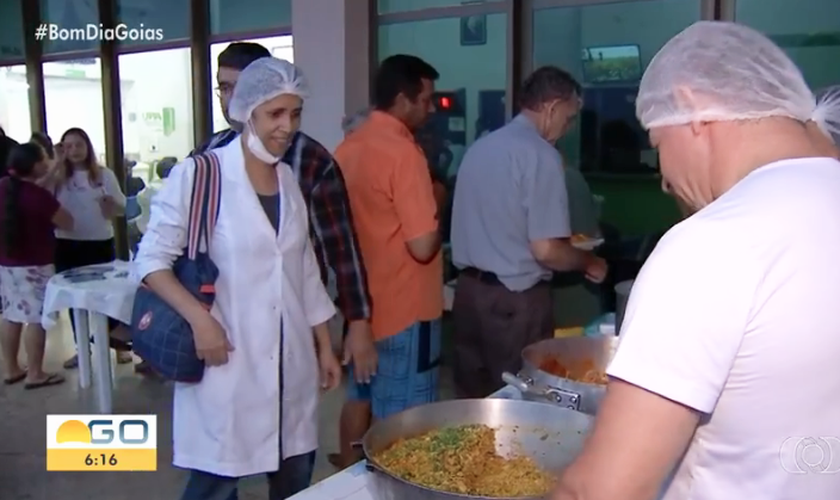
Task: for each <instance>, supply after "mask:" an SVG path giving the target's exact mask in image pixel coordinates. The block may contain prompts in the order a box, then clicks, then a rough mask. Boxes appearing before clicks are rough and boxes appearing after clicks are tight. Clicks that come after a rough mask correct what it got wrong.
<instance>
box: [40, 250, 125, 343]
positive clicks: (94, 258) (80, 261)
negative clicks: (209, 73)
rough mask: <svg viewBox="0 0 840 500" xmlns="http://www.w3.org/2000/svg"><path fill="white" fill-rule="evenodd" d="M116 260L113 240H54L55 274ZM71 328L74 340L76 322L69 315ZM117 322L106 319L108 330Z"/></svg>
mask: <svg viewBox="0 0 840 500" xmlns="http://www.w3.org/2000/svg"><path fill="white" fill-rule="evenodd" d="M116 258H117V250H116V247H115V246H114V238H111V239H108V240H66V239H63V238H56V240H55V272H56V273H61V272H64V271H69V270H70V269H75V268H77V267H84V266H92V265H94V264H106V263H108V262H111V261H113V260H114V259H116ZM70 324H71V325H72V326H73V339H74V340H75V339H76V321H75V319H74V318H73V315H72V314H71V315H70ZM119 324H120V322H119V321H117V320H115V319H113V318H108V330H109V331H110V330H113V329H114V328H116V327H117V326H118V325H119Z"/></svg>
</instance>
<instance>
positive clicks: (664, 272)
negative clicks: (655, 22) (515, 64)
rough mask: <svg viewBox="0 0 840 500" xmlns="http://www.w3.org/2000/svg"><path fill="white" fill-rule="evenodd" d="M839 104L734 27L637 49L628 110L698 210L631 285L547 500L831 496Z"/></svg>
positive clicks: (838, 483) (707, 28)
mask: <svg viewBox="0 0 840 500" xmlns="http://www.w3.org/2000/svg"><path fill="white" fill-rule="evenodd" d="M838 111H840V98H837V96H835V98H834V99H829V100H828V101H825V102H821V103H820V104H819V105H817V104H816V101H815V99H814V96H813V94H812V93H811V91H810V90H809V89H808V87H807V85H806V84H805V82H804V79H803V77H802V75H801V73H800V72H799V70H798V69H797V68H796V66H795V65H794V64H793V63H792V62H791V61H790V59H789V58H788V57H787V56H786V55H785V54H784V52H782V50H781V49H779V48H778V47H776V46H775V45H774V44H773V43H772V42H771V41H770V40H769V39H767V38H766V37H764V36H763V35H761V34H759V33H758V32H756V31H754V30H752V29H750V28H746V27H744V26H740V25H736V24H733V23H723V22H709V21H706V22H700V23H697V24H694V25H692V26H691V27H689V28H687V29H686V30H685V31H683V32H682V33H680V34H679V35H677V36H676V37H674V38H673V39H672V40H670V41H669V42H668V43H667V44H666V45H665V46H664V47H663V48H662V50H661V51H660V53H659V54H657V56H656V57H654V59H653V60H652V61H651V63H650V65H649V67H648V69H647V71H646V73H645V76H644V78H643V79H642V82H641V85H640V89H639V97H638V100H637V114H638V116H639V120H640V122H641V123H642V125H644V126H645V128H646V129H648V130H649V131H650V137H651V143H652V145H653V146H654V147H656V148H658V150H659V154H660V160H661V161H660V162H661V169H662V175H663V177H664V178H665V180H666V181H667V182H668V184H669V185H670V186H671V189H672V190H673V192H674V194H675V195H676V196H678V197H679V198H680V199H681V200H683V201H684V202H686V203H687V204H688V205H689V207H690V208H691V209H692V210H695V211H696V212H695V213H694V214H693V215H691V216H690V217H688V218H687V219H686V220H684V221H683V222H681V223H679V224H678V225H676V226H675V227H674V228H672V229H671V230H670V231H669V232H668V233H667V234H666V235H665V236H664V237H663V238H662V240H661V241H660V242H659V244H658V245H657V247H656V249H655V250H654V252H653V254H652V255H651V256H650V258H649V260H648V261H647V262H646V263H645V266H644V268H643V269H642V271H641V273H640V275H639V276H638V279H637V280H636V282H635V284H634V286H633V293H632V295H631V297H630V301H629V304H628V307H627V311H626V313H625V316H624V323H623V326H622V333H621V341H620V345H619V348H618V351H617V353H616V356H615V358H614V359H613V361H612V363H611V365H610V366H609V368H608V374H609V375H610V382H609V385H608V387H607V395H606V397H605V399H604V401H603V404H602V406H601V408H600V411H599V413H598V415H597V419H596V423H595V427H594V430H593V431H592V434H591V436H590V437H589V439H588V441H587V443H586V446H585V448H584V450H583V452H582V453H581V455H580V456H579V457H578V458H577V460H576V461H575V462H574V463H573V464H572V465H570V466H569V468H567V469H566V470H565V471H564V473H563V475H562V477H561V479H560V482H559V484H558V487H557V489H556V491H555V492H554V495H553V499H554V500H561V499H562V500H571V499H576V500H652V499H654V498H657V497H659V495H660V494H661V495H663V496H662V498H664V499H666V500H837V499H840V368H838V360H840V314H838V312H837V309H838V304H840V264H838V262H837V257H838V255H840V162H838V161H837V160H836V156H837V150H836V149H835V148H834V147H833V145H832V144H831V143H830V141H829V140H828V134H829V133H830V132H832V130H831V129H832V128H833V127H836V126H837V124H838V122H837V121H836V120H837V117H838V115H837V113H838Z"/></svg>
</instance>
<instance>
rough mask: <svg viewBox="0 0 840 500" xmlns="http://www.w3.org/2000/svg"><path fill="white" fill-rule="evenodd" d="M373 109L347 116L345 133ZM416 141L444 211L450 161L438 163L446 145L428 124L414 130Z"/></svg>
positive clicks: (436, 199)
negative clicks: (443, 163) (444, 163)
mask: <svg viewBox="0 0 840 500" xmlns="http://www.w3.org/2000/svg"><path fill="white" fill-rule="evenodd" d="M371 111H373V109H372V108H365V109H363V110H361V111H358V112H356V113H355V114H354V115H352V116H349V117H345V118H344V120H342V122H341V128H342V129H343V130H344V134H345V135H346V134H349V133H351V132H353V131H354V130H356V129H357V128H359V127H360V126H361V125H362V124H363V123H364V122H365V121H367V119H368V117H369V116H370V113H371ZM414 141H415V142H416V143H417V145H418V146H420V149H422V150H423V154H424V155H426V162H427V163H428V165H429V175H430V176H431V177H432V188H433V192H434V195H435V201H436V202H437V204H438V209H439V210H440V211H441V212H442V211H443V208H444V206H445V205H446V199H447V190H446V167H448V165H449V162H446V165H438V163H439V158H441V157H442V156H444V154H445V153H444V152H443V149H444V148H445V145H444V144H443V141H442V140H440V138H439V137H437V134H435V133H434V131H432V130H429V128H428V127H426V126H423V127H421V128H420V129H418V130H416V131H414ZM446 153H449V155H450V156H451V154H452V153H451V152H449V151H448V150H447V151H446ZM450 161H451V159H450Z"/></svg>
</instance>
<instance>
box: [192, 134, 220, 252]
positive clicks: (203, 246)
mask: <svg viewBox="0 0 840 500" xmlns="http://www.w3.org/2000/svg"><path fill="white" fill-rule="evenodd" d="M193 160H194V161H195V179H194V180H193V187H192V197H191V200H190V216H189V223H188V229H187V258H189V259H190V260H195V258H196V256H197V255H198V253H199V252H201V251H202V250H203V251H205V252H207V251H209V250H210V240H211V238H212V235H213V231H214V230H215V228H216V221H217V220H218V218H219V204H220V199H221V190H222V183H221V167H220V164H219V158H218V157H217V156H216V154H215V153H213V152H212V151H209V152H206V153H203V154H200V155H196V156H194V157H193Z"/></svg>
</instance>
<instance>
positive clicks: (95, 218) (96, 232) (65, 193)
mask: <svg viewBox="0 0 840 500" xmlns="http://www.w3.org/2000/svg"><path fill="white" fill-rule="evenodd" d="M100 173H101V178H100V183H99V184H98V185H91V183H90V179H89V178H88V173H87V170H76V171H75V172H73V176H72V177H71V178H70V179H68V180H67V182H66V183H64V185H63V186H62V187H61V188H60V189H59V190H58V193H57V194H56V198H57V199H58V201H59V203H61V206H62V207H64V209H65V210H67V211H68V212H70V215H72V216H73V230H72V231H64V230H61V229H56V230H55V236H56V238H63V239H68V240H85V241H102V240H108V239H111V238H113V237H114V226H113V223H112V221H111V220H110V219H106V218H105V217H104V216H103V215H102V210H101V209H100V208H99V199H100V198H102V197H103V196H105V195H109V196H111V197H113V198H114V200H115V201H116V202H117V204H118V205H120V206H121V207H123V208H125V195H123V192H122V190H121V189H120V184H119V182H118V181H117V176H116V175H114V172H113V171H111V169H108V168H104V167H102V168H100Z"/></svg>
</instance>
